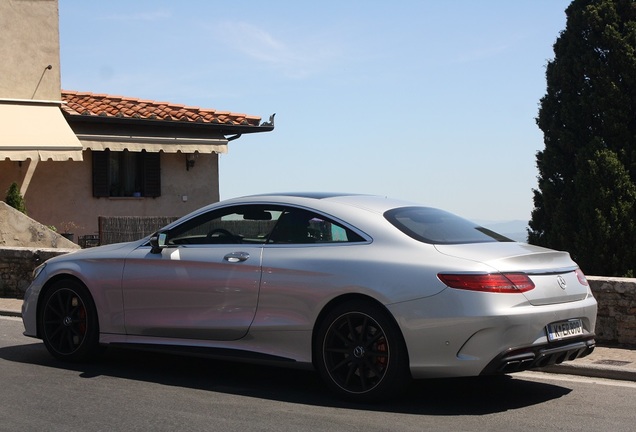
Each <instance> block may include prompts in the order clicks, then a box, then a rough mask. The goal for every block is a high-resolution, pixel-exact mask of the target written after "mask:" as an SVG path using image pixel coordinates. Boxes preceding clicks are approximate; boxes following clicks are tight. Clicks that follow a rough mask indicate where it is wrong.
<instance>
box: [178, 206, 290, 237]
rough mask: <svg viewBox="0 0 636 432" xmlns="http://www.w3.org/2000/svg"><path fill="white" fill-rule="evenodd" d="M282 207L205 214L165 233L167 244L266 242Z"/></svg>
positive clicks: (247, 207) (241, 208) (234, 209)
mask: <svg viewBox="0 0 636 432" xmlns="http://www.w3.org/2000/svg"><path fill="white" fill-rule="evenodd" d="M281 214H282V209H281V208H276V207H275V206H274V207H271V206H260V205H254V206H237V207H229V208H225V209H221V210H217V211H214V212H209V213H205V214H203V215H200V216H197V217H195V218H193V219H190V220H188V221H186V222H184V223H182V224H181V225H179V226H177V227H174V228H173V229H171V230H170V231H169V232H168V233H167V241H166V243H167V244H168V245H190V244H233V243H252V244H258V243H265V242H266V241H267V238H268V236H269V234H270V233H271V231H272V229H273V228H274V226H275V225H276V222H277V221H278V219H279V217H280V215H281Z"/></svg>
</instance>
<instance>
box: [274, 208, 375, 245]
mask: <svg viewBox="0 0 636 432" xmlns="http://www.w3.org/2000/svg"><path fill="white" fill-rule="evenodd" d="M362 241H365V239H364V238H363V237H361V236H360V235H358V234H357V233H355V232H354V231H352V230H351V229H349V228H347V227H344V226H342V225H341V224H339V223H337V222H334V221H332V220H330V219H328V218H326V217H324V216H322V215H319V214H317V213H313V212H310V211H308V210H303V209H286V210H285V211H284V212H283V213H282V214H281V215H280V217H279V219H278V222H277V223H276V226H275V227H274V229H273V231H272V233H271V236H270V238H269V243H278V244H309V243H350V242H362Z"/></svg>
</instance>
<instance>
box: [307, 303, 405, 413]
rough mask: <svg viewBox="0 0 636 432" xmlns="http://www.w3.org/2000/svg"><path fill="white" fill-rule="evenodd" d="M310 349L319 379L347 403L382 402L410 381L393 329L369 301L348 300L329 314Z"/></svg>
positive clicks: (383, 312)
mask: <svg viewBox="0 0 636 432" xmlns="http://www.w3.org/2000/svg"><path fill="white" fill-rule="evenodd" d="M314 350H315V353H316V356H317V358H316V367H317V369H318V371H319V372H320V374H321V376H322V378H323V380H324V381H325V382H326V383H327V385H328V386H329V387H330V388H331V389H332V390H334V391H335V392H336V393H337V394H339V395H340V396H343V397H345V398H347V399H352V400H358V401H372V400H378V399H386V398H388V397H391V396H394V395H395V394H397V393H398V392H400V391H402V390H404V388H405V387H406V384H407V383H408V381H409V379H410V373H409V370H408V354H407V351H406V346H405V344H404V341H403V338H402V335H401V333H400V331H399V329H398V327H397V325H396V324H395V322H394V321H393V319H392V318H391V317H390V316H389V314H388V312H387V311H386V310H384V308H382V307H381V306H380V305H377V304H374V303H372V302H370V301H349V302H346V303H343V304H340V305H339V306H337V307H336V308H334V309H333V310H331V311H330V312H329V313H328V314H327V316H326V317H325V319H324V320H323V321H322V323H321V324H320V327H319V329H318V332H317V337H316V339H315V346H314Z"/></svg>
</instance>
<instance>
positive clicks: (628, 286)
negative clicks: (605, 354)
mask: <svg viewBox="0 0 636 432" xmlns="http://www.w3.org/2000/svg"><path fill="white" fill-rule="evenodd" d="M587 279H588V281H589V283H590V287H591V288H592V293H594V297H595V298H596V301H597V302H598V314H597V319H596V335H597V338H596V340H597V341H598V342H599V343H601V344H604V345H620V346H625V347H630V348H636V279H627V278H609V277H598V276H588V277H587Z"/></svg>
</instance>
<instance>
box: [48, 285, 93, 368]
mask: <svg viewBox="0 0 636 432" xmlns="http://www.w3.org/2000/svg"><path fill="white" fill-rule="evenodd" d="M39 322H40V326H41V327H40V334H41V336H42V340H43V341H44V345H45V346H46V348H47V350H48V351H49V352H50V353H51V354H52V355H53V356H54V357H56V358H58V359H61V360H69V361H82V360H88V359H89V358H90V357H92V356H93V355H94V354H96V353H97V349H98V346H99V328H98V320H97V311H96V309H95V305H94V303H93V300H92V298H91V296H90V294H89V292H88V290H87V289H86V288H85V287H84V286H83V285H82V284H80V283H79V282H77V281H74V280H61V281H58V282H56V283H55V284H54V285H53V286H52V287H51V288H50V289H49V290H47V291H46V293H45V295H44V298H43V301H42V306H41V309H40V320H39Z"/></svg>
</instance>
